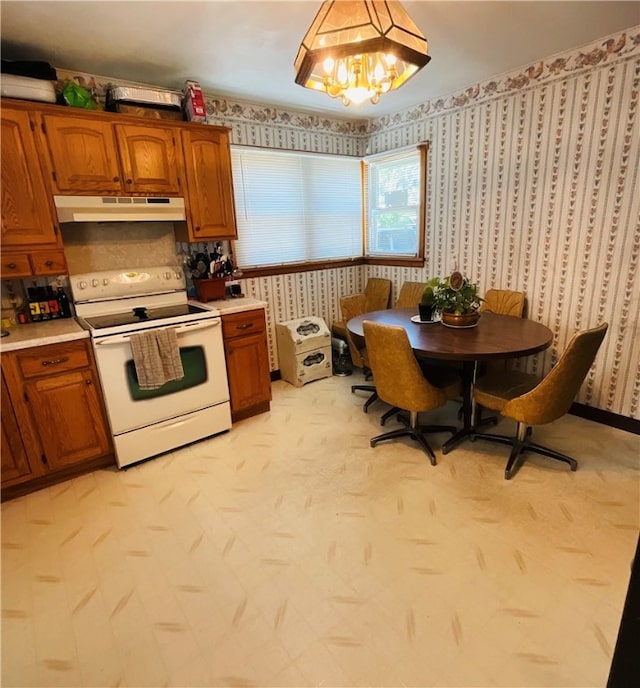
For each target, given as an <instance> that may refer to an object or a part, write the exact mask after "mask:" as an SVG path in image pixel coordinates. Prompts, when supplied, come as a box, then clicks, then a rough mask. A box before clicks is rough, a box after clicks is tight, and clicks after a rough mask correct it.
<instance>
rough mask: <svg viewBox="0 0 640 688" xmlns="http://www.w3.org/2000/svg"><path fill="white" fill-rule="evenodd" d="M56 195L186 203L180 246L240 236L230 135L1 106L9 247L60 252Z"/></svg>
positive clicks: (91, 113) (89, 113)
mask: <svg viewBox="0 0 640 688" xmlns="http://www.w3.org/2000/svg"><path fill="white" fill-rule="evenodd" d="M54 195H60V196H74V195H87V196H93V195H96V196H102V195H104V196H182V197H184V199H185V207H186V214H187V222H186V223H182V225H181V226H177V225H176V232H177V233H178V232H180V233H181V234H183V236H180V237H178V236H177V237H176V238H178V239H179V240H180V241H185V240H186V241H211V240H225V239H236V238H237V236H238V234H237V229H236V214H235V204H234V197H233V182H232V173H231V151H230V147H229V130H228V129H227V128H225V127H219V126H208V125H204V124H196V123H194V122H174V121H169V120H166V121H159V122H156V121H150V120H143V119H141V118H139V117H134V116H129V115H122V114H115V113H110V112H98V111H95V110H82V109H80V108H71V107H66V108H65V107H60V106H56V105H47V104H40V103H32V102H28V101H18V100H9V99H3V100H2V244H3V248H4V249H5V250H6V249H7V248H11V247H14V246H15V247H17V248H21V249H29V248H30V247H34V248H53V247H57V248H61V243H59V241H60V240H59V238H58V236H57V234H56V231H57V218H56V213H55V207H54V205H53V196H54ZM12 262H13V263H15V261H12ZM15 265H17V264H15ZM15 265H14V268H13V270H14V272H15V270H16V269H17V268H16V267H15Z"/></svg>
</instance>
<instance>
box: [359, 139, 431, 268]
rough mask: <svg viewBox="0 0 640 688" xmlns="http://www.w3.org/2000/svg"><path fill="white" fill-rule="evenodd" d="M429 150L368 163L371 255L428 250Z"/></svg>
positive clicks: (368, 249) (416, 253)
mask: <svg viewBox="0 0 640 688" xmlns="http://www.w3.org/2000/svg"><path fill="white" fill-rule="evenodd" d="M425 160H426V147H420V149H416V150H412V151H409V152H405V153H396V154H392V155H384V156H376V157H375V158H370V159H369V160H367V161H365V174H364V179H365V181H364V185H365V206H366V208H367V213H366V218H365V224H366V254H367V255H368V256H380V257H385V256H388V257H393V256H413V257H415V256H420V255H421V254H422V253H423V252H424V251H423V249H424V240H423V235H424V211H423V206H424V203H423V198H424V193H423V185H424V181H423V175H422V174H421V170H422V169H424V168H425V164H424V162H425Z"/></svg>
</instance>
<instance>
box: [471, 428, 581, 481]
mask: <svg viewBox="0 0 640 688" xmlns="http://www.w3.org/2000/svg"><path fill="white" fill-rule="evenodd" d="M531 432H532V428H531V427H527V429H526V433H525V436H524V439H522V440H520V439H518V437H509V436H507V435H491V434H489V433H484V432H474V433H473V436H472V439H473V440H476V439H481V440H488V441H489V442H496V443H498V444H507V445H509V446H511V454H510V455H509V459H508V461H507V465H506V466H505V469H504V478H505V480H511V478H513V476H514V475H515V474H516V473H517V472H518V470H519V469H520V466H522V464H523V463H524V462H525V461H526V459H525V457H524V454H525V453H526V452H535V453H536V454H541V455H542V456H546V457H547V458H549V459H554V460H556V461H562V462H563V463H566V464H568V465H569V467H570V469H571V470H572V471H576V470H577V469H578V462H577V461H576V460H575V459H572V458H571V457H570V456H567V455H566V454H562V453H560V452H557V451H554V450H553V449H549V448H547V447H543V446H542V445H540V444H536V443H535V442H532V441H531Z"/></svg>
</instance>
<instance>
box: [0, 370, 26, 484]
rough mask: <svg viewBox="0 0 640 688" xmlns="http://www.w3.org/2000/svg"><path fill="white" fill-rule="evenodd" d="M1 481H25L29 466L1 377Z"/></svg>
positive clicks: (4, 383)
mask: <svg viewBox="0 0 640 688" xmlns="http://www.w3.org/2000/svg"><path fill="white" fill-rule="evenodd" d="M1 412H2V455H1V459H2V481H3V482H10V481H16V480H19V479H21V478H22V479H27V478H28V477H29V476H30V475H31V472H32V471H31V466H30V465H29V461H28V459H27V452H26V450H25V448H24V444H23V443H22V437H21V436H20V428H19V427H18V421H17V419H16V414H15V412H14V410H13V404H12V403H11V397H10V396H9V390H8V388H7V383H6V381H5V379H4V373H3V375H2V408H1Z"/></svg>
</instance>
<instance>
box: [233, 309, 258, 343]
mask: <svg viewBox="0 0 640 688" xmlns="http://www.w3.org/2000/svg"><path fill="white" fill-rule="evenodd" d="M265 329H266V325H265V320H264V311H263V310H262V309H258V310H253V311H245V312H244V313H231V314H230V315H223V316H222V333H223V335H224V338H225V339H232V338H233V337H242V336H244V335H248V334H260V333H262V332H264V331H265Z"/></svg>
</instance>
